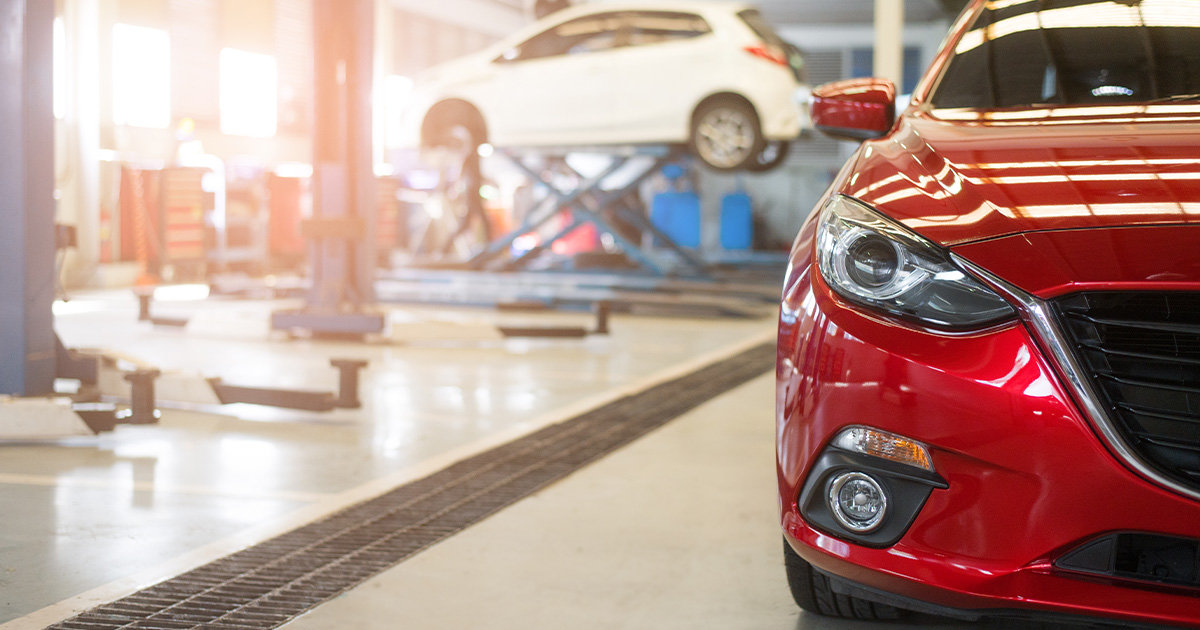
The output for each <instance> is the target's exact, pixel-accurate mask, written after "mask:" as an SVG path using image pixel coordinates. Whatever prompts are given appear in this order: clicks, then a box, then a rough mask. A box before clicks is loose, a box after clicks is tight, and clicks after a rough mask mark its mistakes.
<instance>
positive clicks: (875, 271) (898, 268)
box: [817, 195, 1015, 330]
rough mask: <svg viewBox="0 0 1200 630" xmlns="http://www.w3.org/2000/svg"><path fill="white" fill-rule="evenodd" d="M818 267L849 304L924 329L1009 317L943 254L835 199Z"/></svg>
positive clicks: (998, 300) (826, 216)
mask: <svg viewBox="0 0 1200 630" xmlns="http://www.w3.org/2000/svg"><path fill="white" fill-rule="evenodd" d="M820 221H821V226H820V234H819V237H818V242H817V248H818V251H817V257H818V259H817V266H818V268H820V270H821V277H822V278H824V279H825V282H826V283H827V284H829V286H830V287H833V289H834V290H835V291H837V292H838V294H839V295H841V296H842V297H844V298H846V299H847V300H849V301H851V302H855V303H857V304H860V305H863V306H866V307H869V308H873V309H876V310H880V311H884V312H886V313H889V314H892V315H895V316H897V317H901V318H904V319H907V320H910V321H913V322H916V323H919V324H921V325H925V326H931V327H934V328H944V329H949V330H967V329H975V328H981V327H983V326H987V325H989V324H994V323H997V322H1000V321H1003V320H1006V319H1010V318H1012V317H1013V316H1014V314H1015V311H1014V310H1013V307H1012V306H1010V305H1009V304H1008V302H1005V301H1004V298H1002V297H1000V296H999V295H997V294H996V293H995V292H993V291H992V290H990V289H988V288H987V287H985V286H984V285H983V284H981V283H980V282H979V281H977V280H975V279H974V278H972V277H971V276H969V275H967V274H966V273H964V272H963V271H962V270H961V269H959V268H958V267H957V266H955V264H954V263H953V262H952V261H951V260H950V256H949V254H948V253H947V252H946V250H944V249H942V248H941V247H938V246H937V245H934V244H933V243H931V242H929V241H927V240H925V239H923V238H921V237H920V236H917V235H916V234H913V233H912V232H910V231H908V230H907V229H906V228H904V227H903V226H901V225H899V224H897V223H894V222H892V221H890V220H888V219H886V218H884V217H883V216H881V215H879V214H877V213H876V212H875V211H873V210H871V209H870V208H869V207H867V206H866V205H864V204H862V203H861V202H859V201H856V200H854V199H851V198H849V197H845V196H842V195H834V196H832V197H830V199H829V201H828V202H826V203H825V207H823V208H822V209H821V217H820Z"/></svg>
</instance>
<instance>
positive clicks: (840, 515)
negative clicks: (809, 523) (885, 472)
mask: <svg viewBox="0 0 1200 630" xmlns="http://www.w3.org/2000/svg"><path fill="white" fill-rule="evenodd" d="M826 502H827V503H828V505H829V510H830V511H831V512H833V517H834V518H835V519H837V522H838V524H839V525H841V526H842V527H845V528H846V529H847V530H849V531H852V532H854V533H856V534H865V533H867V532H872V531H875V530H876V529H879V526H880V525H882V524H883V519H884V517H885V516H887V511H888V495H887V491H886V490H884V488H883V486H882V485H880V483H879V482H878V481H876V480H875V478H874V477H872V476H870V475H868V474H866V473H861V472H857V471H856V472H846V473H842V474H840V475H838V476H836V477H834V478H833V479H832V480H830V482H829V492H828V493H827V494H826Z"/></svg>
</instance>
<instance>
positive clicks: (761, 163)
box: [746, 140, 792, 173]
mask: <svg viewBox="0 0 1200 630" xmlns="http://www.w3.org/2000/svg"><path fill="white" fill-rule="evenodd" d="M791 148H792V143H791V142H790V141H788V140H772V141H770V142H767V143H766V144H765V145H763V150H762V151H759V152H758V154H757V155H755V156H754V160H752V161H751V162H750V163H749V164H747V165H746V170H748V171H750V172H751V173H766V172H767V171H770V170H774V169H775V168H776V167H778V166H779V165H780V164H783V161H784V160H786V159H787V156H788V150H789V149H791Z"/></svg>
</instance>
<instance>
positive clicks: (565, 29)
mask: <svg viewBox="0 0 1200 630" xmlns="http://www.w3.org/2000/svg"><path fill="white" fill-rule="evenodd" d="M620 30H621V17H620V15H619V14H616V13H600V14H597V15H589V16H586V17H581V18H576V19H574V20H568V21H566V22H563V23H562V24H559V25H558V26H555V27H552V28H550V29H549V30H546V31H543V32H541V33H538V34H537V35H534V36H533V37H531V38H529V39H528V40H525V43H523V44H521V45H520V46H517V47H516V48H515V49H513V50H512V51H510V52H509V53H507V54H505V55H504V60H505V61H525V60H528V59H540V58H543V57H554V56H558V55H576V54H581V53H589V52H596V51H599V50H608V49H611V48H615V47H617V46H618V45H620V44H619V42H618V35H619V33H620Z"/></svg>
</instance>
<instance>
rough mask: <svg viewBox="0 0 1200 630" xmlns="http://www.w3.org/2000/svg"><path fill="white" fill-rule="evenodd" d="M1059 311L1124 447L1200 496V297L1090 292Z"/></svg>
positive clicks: (1065, 300) (1059, 302)
mask: <svg viewBox="0 0 1200 630" xmlns="http://www.w3.org/2000/svg"><path fill="white" fill-rule="evenodd" d="M1053 304H1054V308H1055V311H1056V312H1057V315H1058V317H1059V320H1060V322H1061V323H1062V325H1063V326H1062V327H1063V328H1064V329H1065V331H1066V334H1067V337H1068V340H1069V342H1070V344H1071V346H1072V348H1073V349H1074V351H1075V354H1076V357H1077V358H1078V359H1079V362H1080V364H1081V365H1082V366H1083V368H1084V370H1085V371H1086V372H1087V375H1088V376H1089V377H1090V379H1091V381H1092V385H1093V389H1094V390H1095V391H1096V393H1097V395H1098V396H1099V397H1100V398H1101V402H1102V403H1103V404H1104V406H1105V407H1107V408H1108V409H1109V413H1110V416H1111V418H1112V420H1113V421H1114V422H1115V423H1116V428H1117V430H1118V431H1120V433H1121V434H1122V435H1123V436H1124V437H1125V441H1126V442H1127V443H1128V444H1129V446H1130V447H1131V448H1132V449H1133V450H1134V451H1136V452H1137V453H1138V454H1139V455H1141V457H1142V459H1143V460H1145V462H1146V463H1148V464H1151V465H1153V466H1154V467H1156V468H1158V469H1159V471H1160V472H1162V473H1163V474H1165V475H1166V476H1168V477H1170V478H1172V479H1175V480H1176V481H1178V482H1180V483H1182V484H1184V485H1186V486H1188V487H1190V488H1194V489H1200V294H1197V293H1183V292H1154V293H1150V292H1087V293H1076V294H1073V295H1068V296H1066V297H1062V298H1058V299H1056V300H1054V302H1053Z"/></svg>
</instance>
